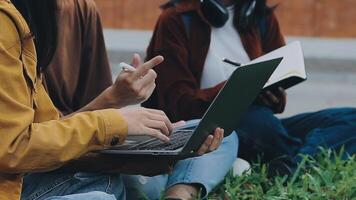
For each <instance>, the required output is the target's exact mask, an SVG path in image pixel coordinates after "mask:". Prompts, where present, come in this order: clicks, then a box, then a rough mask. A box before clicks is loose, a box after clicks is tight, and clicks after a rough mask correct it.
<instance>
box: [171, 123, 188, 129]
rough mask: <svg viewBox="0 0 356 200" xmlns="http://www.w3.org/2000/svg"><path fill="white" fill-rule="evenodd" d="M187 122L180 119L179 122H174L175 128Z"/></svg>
mask: <svg viewBox="0 0 356 200" xmlns="http://www.w3.org/2000/svg"><path fill="white" fill-rule="evenodd" d="M185 124H186V122H185V121H179V122H176V123H173V128H178V127H180V126H184V125H185Z"/></svg>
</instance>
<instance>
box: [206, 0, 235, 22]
mask: <svg viewBox="0 0 356 200" xmlns="http://www.w3.org/2000/svg"><path fill="white" fill-rule="evenodd" d="M201 10H202V13H203V15H204V17H205V18H206V20H207V21H208V22H209V23H210V24H211V25H212V26H214V27H216V28H220V27H222V26H224V25H225V23H226V22H227V20H228V19H229V12H228V10H227V8H226V6H225V5H224V4H222V2H221V1H220V0H202V2H201Z"/></svg>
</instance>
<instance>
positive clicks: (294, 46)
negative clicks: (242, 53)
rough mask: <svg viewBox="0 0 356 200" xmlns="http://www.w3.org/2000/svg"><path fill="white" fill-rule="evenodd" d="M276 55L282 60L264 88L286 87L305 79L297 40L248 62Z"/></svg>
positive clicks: (301, 54) (275, 56)
mask: <svg viewBox="0 0 356 200" xmlns="http://www.w3.org/2000/svg"><path fill="white" fill-rule="evenodd" d="M278 57H283V60H282V62H281V64H279V66H278V67H277V69H276V70H275V71H274V72H273V74H272V76H271V77H270V79H269V80H268V82H267V83H266V85H265V86H264V90H275V89H277V88H278V87H282V88H283V89H288V88H290V87H292V86H294V85H297V84H298V83H300V82H302V81H305V80H306V79H307V74H306V72H305V64H304V56H303V51H302V46H301V44H300V42H299V41H296V42H292V43H290V44H287V45H286V46H284V47H281V48H279V49H276V50H274V51H272V52H270V53H268V54H265V55H263V56H261V57H258V58H256V59H254V60H252V61H251V62H250V63H248V64H252V63H257V62H261V61H266V60H271V59H274V58H278Z"/></svg>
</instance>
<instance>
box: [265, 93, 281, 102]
mask: <svg viewBox="0 0 356 200" xmlns="http://www.w3.org/2000/svg"><path fill="white" fill-rule="evenodd" d="M265 94H266V96H267V98H268V99H269V100H270V101H271V102H272V103H273V104H278V103H279V99H278V98H277V97H276V95H274V94H273V93H272V92H271V91H266V93H265Z"/></svg>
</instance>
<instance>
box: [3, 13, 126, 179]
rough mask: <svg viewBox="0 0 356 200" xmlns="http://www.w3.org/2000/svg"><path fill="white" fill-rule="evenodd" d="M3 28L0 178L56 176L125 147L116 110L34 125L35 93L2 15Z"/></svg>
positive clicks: (13, 31)
mask: <svg viewBox="0 0 356 200" xmlns="http://www.w3.org/2000/svg"><path fill="white" fill-rule="evenodd" d="M0 24H1V27H6V28H0V111H1V112H0V173H7V174H13V173H15V174H17V173H26V172H37V171H48V170H52V169H55V168H58V167H60V166H61V165H63V164H64V163H66V162H67V161H70V160H72V159H76V158H79V157H80V156H82V155H83V154H85V153H87V152H89V151H93V150H98V149H103V148H105V147H107V146H109V145H110V144H111V143H112V142H115V141H116V142H118V138H120V142H123V141H124V139H125V136H126V134H127V124H126V122H125V121H124V119H123V118H122V117H121V116H120V114H119V113H118V112H117V111H116V110H111V109H109V110H100V111H94V112H86V113H80V114H76V115H74V116H72V117H70V118H66V119H62V120H60V119H58V117H54V120H50V121H45V122H40V123H36V122H34V118H35V114H36V113H35V110H34V109H33V107H32V98H33V96H32V95H33V94H32V92H33V91H32V90H31V88H30V87H29V86H28V82H27V80H26V78H25V76H24V73H25V66H23V63H22V61H21V60H20V59H19V58H20V54H21V45H20V44H19V43H20V39H19V36H18V32H17V28H16V26H15V24H14V21H12V19H11V18H10V17H9V16H8V15H6V14H4V13H3V12H1V11H0ZM24 51H26V50H24ZM24 53H26V52H24ZM47 97H48V96H47ZM41 109H44V110H46V108H41ZM48 109H54V107H51V106H48ZM45 113H46V112H45ZM48 113H50V112H48Z"/></svg>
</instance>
